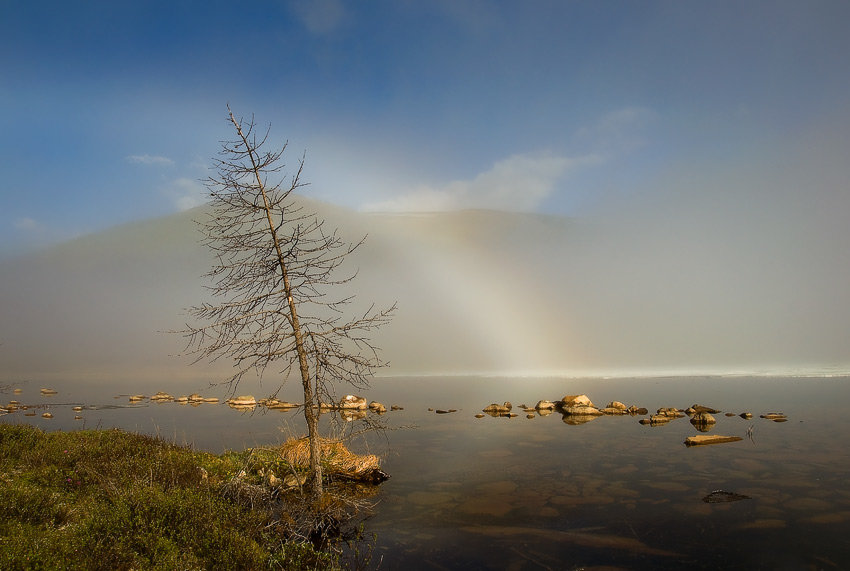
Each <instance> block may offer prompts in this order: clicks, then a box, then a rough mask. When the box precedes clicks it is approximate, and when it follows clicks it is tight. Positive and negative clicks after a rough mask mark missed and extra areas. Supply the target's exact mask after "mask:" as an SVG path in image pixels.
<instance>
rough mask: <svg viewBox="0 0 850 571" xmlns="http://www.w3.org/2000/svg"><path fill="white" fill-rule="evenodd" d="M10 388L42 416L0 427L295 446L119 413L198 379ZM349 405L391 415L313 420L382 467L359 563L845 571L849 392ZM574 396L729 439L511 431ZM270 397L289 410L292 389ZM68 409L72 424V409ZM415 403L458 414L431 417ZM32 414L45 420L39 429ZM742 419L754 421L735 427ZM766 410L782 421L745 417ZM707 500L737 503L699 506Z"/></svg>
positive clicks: (619, 389)
mask: <svg viewBox="0 0 850 571" xmlns="http://www.w3.org/2000/svg"><path fill="white" fill-rule="evenodd" d="M16 386H18V387H19V388H20V389H21V392H20V393H19V394H12V392H11V391H6V394H4V395H3V399H6V400H8V399H15V400H18V401H20V402H21V403H24V404H30V405H37V406H39V407H41V408H37V409H35V412H36V413H37V415H36V416H29V417H28V416H24V413H23V412H22V411H18V412H15V413H13V414H9V415H5V416H3V417H2V418H0V422H30V423H32V424H36V425H38V426H41V427H43V428H45V429H63V430H68V429H76V428H82V427H86V428H95V427H101V428H107V427H121V428H124V429H128V430H133V431H137V432H143V433H151V434H157V433H158V434H160V435H161V436H163V437H164V438H166V439H169V440H173V441H176V442H177V443H180V444H191V445H194V446H195V447H197V448H201V449H206V450H211V451H215V452H219V451H222V450H225V449H241V448H244V447H248V446H264V445H270V444H275V443H278V442H281V441H282V440H285V439H286V437H287V436H290V435H300V434H301V433H302V432H303V428H302V427H303V425H302V421H301V418H300V416H299V414H298V413H297V412H280V411H267V412H260V411H255V412H253V413H244V412H238V411H235V410H231V409H230V408H228V407H226V406H224V405H221V404H203V405H200V406H198V407H191V406H181V405H177V404H174V403H166V404H153V403H148V402H145V403H142V404H138V405H132V406H131V405H129V403H128V399H127V395H128V394H130V393H137V392H138V393H145V394H148V395H150V394H152V393H154V392H156V391H158V390H165V391H168V392H170V393H171V394H188V393H191V392H199V393H201V394H202V395H204V396H219V397H222V396H224V394H225V393H224V391H223V390H218V391H216V390H215V389H208V388H205V387H206V385H205V384H204V383H200V384H195V385H191V384H185V383H184V384H183V385H182V386H178V385H175V384H171V385H170V384H169V383H167V382H163V383H161V384H158V385H155V386H152V385H150V384H146V385H144V386H136V387H114V386H109V385H102V384H92V383H85V382H76V383H70V382H69V383H66V384H63V383H54V384H53V385H52V388H55V389H56V390H57V391H58V394H57V395H55V396H50V397H45V396H42V395H41V394H40V393H39V388H41V387H42V386H46V385H43V384H39V383H36V382H29V383H22V384H20V385H16ZM269 389H270V387H268V386H266V390H265V392H266V393H267V392H269ZM239 392H240V393H244V392H251V389H249V388H247V387H242V389H240V391H239ZM253 392H254V394H255V395H256V396H257V397H259V396H261V395H262V394H263V390H260V389H257V390H254V391H253ZM359 393H360V394H362V395H363V396H365V397H367V398H368V399H370V400H378V401H381V402H383V403H384V404H386V405H387V406H388V407H389V405H391V404H398V405H401V406H403V407H404V410H400V411H394V412H388V413H387V414H385V415H383V416H381V417H380V421H381V423H382V424H383V425H384V426H385V428H386V429H385V430H382V431H379V432H368V433H366V434H365V435H361V434H358V433H359V432H360V430H361V429H362V428H364V427H365V425H364V422H363V421H354V422H349V423H343V422H330V419H331V415H326V416H325V417H324V425H325V427H326V429H329V430H335V431H337V432H344V433H346V434H353V435H355V436H354V438H353V440H352V447H353V448H354V449H356V450H357V451H359V452H366V451H368V452H373V453H377V454H379V455H381V456H382V457H383V458H384V460H383V468H384V469H385V471H386V472H388V473H389V474H390V475H391V478H390V480H388V481H387V482H385V483H384V484H382V485H381V487H380V491H379V493H378V495H377V496H376V498H375V499H376V502H377V503H376V505H375V508H374V510H373V512H372V514H371V515H370V516H369V517H368V518H367V519H366V521H365V531H366V532H367V534H369V535H371V534H372V533H374V534H375V537H376V539H375V541H374V545H373V548H372V550H373V551H372V560H371V567H378V566H379V568H381V569H593V568H599V569H674V568H676V569H678V568H681V566H682V565H688V566H689V567H690V568H719V569H729V568H741V569H744V568H746V569H846V568H850V486H848V482H850V449H849V448H848V446H847V443H846V440H845V438H846V436H847V434H848V428H850V421H848V416H847V414H846V412H845V408H846V406H847V403H848V402H850V378H847V377H831V378H764V377H684V378H678V377H666V378H639V379H509V378H480V377H460V378H436V377H435V378H421V379H420V378H392V379H377V380H375V381H374V382H373V383H372V387H371V388H370V389H368V390H366V391H359ZM582 393H584V394H587V395H588V396H589V397H590V398H591V399H592V400H593V402H594V403H595V404H596V405H598V406H604V405H605V404H607V403H608V402H609V401H611V400H619V401H622V402H624V403H625V404H627V405H631V404H634V405H637V406H639V407H646V408H648V409H650V411H655V409H657V408H659V407H668V406H674V407H679V408H685V407H687V406H690V405H692V404H694V403H699V404H704V405H707V406H711V407H714V408H717V409H720V410H721V411H723V412H721V413H719V414H715V415H714V416H715V418H716V419H717V424H716V427H715V428H714V429H713V430H711V432H710V434H723V435H729V436H740V437H742V438H743V440H741V441H739V442H734V443H729V444H719V445H713V446H699V447H691V448H688V447H686V446H684V445H683V441H684V440H685V438H686V437H687V436H692V435H696V434H698V432H697V430H696V429H695V428H694V427H693V426H692V425H691V424H690V422H689V420H688V418H682V419H677V420H673V421H671V422H670V423H668V424H666V425H663V426H646V425H641V424H639V422H638V420H639V418H641V417H631V416H621V417H608V416H605V417H600V418H597V419H595V420H593V421H591V422H588V423H585V424H578V425H575V424H568V423H566V422H565V419H563V418H562V417H561V415H560V414H558V413H554V414H551V415H548V416H539V415H534V416H533V418H526V415H525V413H523V412H522V411H521V410H516V407H517V406H518V405H520V404H528V405H531V406H533V405H534V404H535V403H536V402H537V401H538V400H540V399H549V400H557V399H560V398H561V397H562V396H564V395H565V394H582ZM281 396H282V397H284V398H288V399H290V400H297V391H296V387H294V386H293V387H287V388H286V390H285V391H284V392H283V393H282V395H281ZM503 401H511V402H512V403H514V407H515V411H516V412H519V413H520V414H519V416H518V417H516V418H512V419H507V418H492V417H489V416H487V417H484V418H480V419H478V418H475V416H474V415H475V414H476V413H478V412H480V410H481V409H482V408H483V407H485V406H486V405H488V404H490V403H492V402H497V403H501V402H503ZM74 405H82V406H84V407H85V410H83V411H82V412H73V411H72V406H74ZM429 407H430V408H433V409H444V410H448V409H457V412H454V413H450V414H436V413H435V412H429V411H428V408H429ZM45 408H48V409H49V410H50V412H51V413H53V415H54V418H52V419H43V418H41V416H40V415H41V413H42V412H44V409H45ZM745 411H746V412H752V413H753V415H754V417H753V418H752V419H749V420H746V419H743V418H741V417H739V416H737V414H738V413H741V412H745ZM776 411H780V412H784V413H785V414H786V415H787V418H788V421H787V422H783V423H777V422H773V421H769V420H766V419H762V418H759V415H760V414H764V413H767V412H776ZM726 412H730V413H735V415H736V416H732V417H727V416H725V415H724V413H726ZM75 415H79V416H82V417H83V418H82V419H81V420H74V416H75ZM369 418H370V419H376V418H377V417H376V416H375V415H370V416H369ZM717 490H723V491H725V492H732V493H734V494H739V495H743V496H748V498H747V499H742V500H739V501H732V502H717V503H709V502H706V501H704V499H705V498H706V497H707V496H709V494H711V493H712V492H714V491H717ZM714 498H721V499H723V498H724V496H722V495H717V494H715V496H714Z"/></svg>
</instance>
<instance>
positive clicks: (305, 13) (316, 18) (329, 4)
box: [289, 0, 346, 35]
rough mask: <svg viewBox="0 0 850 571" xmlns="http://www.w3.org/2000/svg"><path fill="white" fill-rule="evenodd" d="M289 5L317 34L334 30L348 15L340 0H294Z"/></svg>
mask: <svg viewBox="0 0 850 571" xmlns="http://www.w3.org/2000/svg"><path fill="white" fill-rule="evenodd" d="M289 5H290V6H291V8H292V10H293V12H295V15H296V16H297V17H298V19H299V20H301V22H302V23H303V24H304V26H305V27H306V28H307V29H308V30H309V31H310V32H311V33H313V34H316V35H325V34H330V33H332V32H334V31H335V30H336V29H337V28H339V27H340V26H341V25H342V23H343V21H344V20H345V16H346V13H345V6H343V3H342V2H341V1H340V0H294V1H292V2H290V3H289Z"/></svg>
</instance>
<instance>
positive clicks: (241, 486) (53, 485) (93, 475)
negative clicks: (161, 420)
mask: <svg viewBox="0 0 850 571" xmlns="http://www.w3.org/2000/svg"><path fill="white" fill-rule="evenodd" d="M329 468H331V467H329ZM275 473H276V474H278V475H280V478H278V476H273V474H275ZM299 473H300V472H299V468H298V467H296V466H293V465H290V464H288V463H287V462H286V461H285V460H283V459H282V456H281V454H280V453H279V449H278V450H273V449H264V450H258V449H253V450H247V451H243V452H229V453H225V454H222V455H214V454H209V453H204V452H199V451H195V450H192V449H190V448H186V447H181V446H176V445H174V444H170V443H168V442H165V441H163V440H161V439H158V438H154V437H150V436H144V435H139V434H132V433H128V432H124V431H120V430H81V431H71V432H43V431H41V430H40V429H38V428H34V427H32V426H29V425H22V424H0V568H2V569H316V568H322V569H328V568H339V567H341V566H342V563H341V561H340V559H339V557H338V556H337V555H336V554H335V552H334V551H333V550H326V551H321V550H316V549H315V548H314V546H313V544H312V543H310V542H309V541H306V538H307V537H306V535H304V534H303V533H301V534H299V529H301V530H303V529H305V528H304V527H301V528H299V526H298V522H302V523H303V522H304V517H305V515H304V513H303V512H304V511H305V510H304V507H305V504H304V502H303V501H300V500H299V499H298V498H299V497H301V498H302V499H303V497H302V496H301V494H300V491H299V490H298V488H297V486H296V487H295V488H294V489H293V488H291V489H289V490H288V491H287V488H285V487H283V486H282V485H280V484H279V483H278V485H277V486H273V485H270V483H269V482H270V481H272V483H275V482H274V480H275V479H279V480H281V481H282V480H283V479H284V478H285V477H286V474H289V475H290V476H292V477H294V478H295V479H296V480H298V479H300V478H301V476H300V475H299ZM329 473H331V474H332V473H333V469H332V468H331V469H329ZM339 485H341V486H347V487H348V488H347V489H346V490H345V492H344V493H343V494H342V495H334V492H333V491H331V492H330V494H328V495H327V498H325V500H324V501H323V504H324V506H323V510H324V511H323V513H324V514H326V515H327V514H331V515H330V516H329V518H328V519H329V520H334V521H336V519H335V518H334V512H333V508H334V503H335V502H336V503H338V504H339V505H340V506H344V509H345V510H348V511H349V512H350V510H351V509H352V506H355V507H356V505H357V502H356V501H355V502H352V498H356V497H358V494H360V497H362V494H363V493H366V494H368V491H366V490H367V488H368V486H367V487H363V489H360V490H352V489H351V486H359V485H358V484H352V483H351V482H350V480H349V481H346V482H341V483H340V484H339ZM338 492H339V490H338ZM336 498H340V499H339V500H338V501H337V500H336ZM340 509H342V508H340Z"/></svg>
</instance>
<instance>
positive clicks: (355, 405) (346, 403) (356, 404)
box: [339, 395, 369, 410]
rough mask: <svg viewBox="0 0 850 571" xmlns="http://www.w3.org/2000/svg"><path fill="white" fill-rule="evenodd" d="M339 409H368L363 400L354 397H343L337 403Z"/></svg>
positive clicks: (366, 403) (367, 404)
mask: <svg viewBox="0 0 850 571" xmlns="http://www.w3.org/2000/svg"><path fill="white" fill-rule="evenodd" d="M339 408H341V409H346V410H366V409H367V408H369V403H368V402H367V401H366V399H365V398H363V397H359V396H356V395H345V396H344V397H342V400H341V401H339Z"/></svg>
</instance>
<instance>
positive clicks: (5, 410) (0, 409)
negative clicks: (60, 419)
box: [0, 388, 82, 420]
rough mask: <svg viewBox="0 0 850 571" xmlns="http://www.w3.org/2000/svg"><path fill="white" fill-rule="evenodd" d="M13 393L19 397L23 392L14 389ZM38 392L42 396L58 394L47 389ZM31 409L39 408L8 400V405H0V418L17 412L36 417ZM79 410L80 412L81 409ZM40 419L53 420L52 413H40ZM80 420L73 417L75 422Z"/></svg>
mask: <svg viewBox="0 0 850 571" xmlns="http://www.w3.org/2000/svg"><path fill="white" fill-rule="evenodd" d="M13 392H14V393H15V394H16V395H19V394H21V393H22V392H23V391H22V390H21V389H15V390H14V391H13ZM40 392H41V394H42V396H53V395H56V394H58V391H56V390H54V389H47V388H42V389H41V390H40ZM33 408H39V407H32V406H29V405H26V404H21V402H20V401H17V400H10V401H9V403H8V404H6V405H0V416H3V415H5V414H11V413H14V412H17V411H19V410H21V411H23V412H24V416H36V415H37V413H36V411H35V410H33ZM74 410H77V409H76V408H75V409H74ZM80 410H82V408H81V409H80ZM41 417H42V418H53V413H52V412H43V413H41ZM81 418H82V417H81V416H75V417H74V419H75V420H80V419H81Z"/></svg>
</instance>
